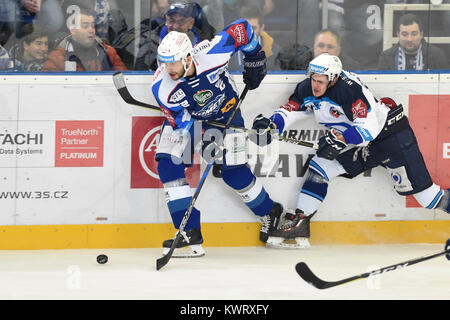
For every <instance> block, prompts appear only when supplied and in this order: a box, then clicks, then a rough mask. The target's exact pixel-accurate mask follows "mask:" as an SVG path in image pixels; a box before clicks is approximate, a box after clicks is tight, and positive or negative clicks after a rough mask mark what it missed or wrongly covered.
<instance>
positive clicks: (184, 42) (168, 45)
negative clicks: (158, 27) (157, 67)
mask: <svg viewBox="0 0 450 320" xmlns="http://www.w3.org/2000/svg"><path fill="white" fill-rule="evenodd" d="M189 55H192V43H191V40H190V39H189V37H188V36H187V34H185V33H182V32H178V31H171V32H169V33H168V34H167V35H166V36H165V37H164V39H163V40H162V41H161V43H160V44H159V47H158V64H161V63H170V62H175V61H181V63H183V66H184V70H185V71H187V70H188V69H189V67H190V65H189V66H187V57H188V56H189Z"/></svg>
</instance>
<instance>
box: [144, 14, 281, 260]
mask: <svg viewBox="0 0 450 320" xmlns="http://www.w3.org/2000/svg"><path fill="white" fill-rule="evenodd" d="M238 50H240V51H242V52H243V53H244V56H245V64H244V72H243V78H244V82H245V84H246V85H247V86H248V88H249V89H250V90H252V89H255V88H257V87H258V86H259V84H260V82H261V81H262V80H263V78H264V76H265V74H266V67H265V60H266V58H265V54H264V51H262V50H261V46H260V45H259V44H258V40H257V37H256V35H255V33H254V32H253V30H252V28H251V26H250V24H249V23H248V22H247V21H246V20H238V21H236V22H235V23H233V24H231V25H229V26H228V27H226V28H225V29H224V30H223V31H222V32H221V33H219V34H218V35H216V36H215V37H214V38H213V39H212V40H211V41H207V40H205V41H202V42H200V43H198V44H197V45H196V46H195V47H192V44H191V42H190V40H189V38H188V37H187V36H186V35H185V34H184V33H179V32H176V31H172V32H170V33H169V34H168V35H167V36H166V37H164V39H163V40H162V42H161V44H160V46H159V47H158V61H159V64H160V67H159V68H158V70H157V71H156V72H155V75H154V80H153V84H152V91H153V95H154V96H155V98H156V100H157V101H158V103H159V105H160V107H161V109H162V111H163V112H164V113H165V116H166V121H165V123H164V124H163V127H162V129H161V138H160V141H159V145H158V148H157V151H156V159H157V160H158V173H159V177H160V179H161V181H162V183H163V186H164V191H165V194H166V201H167V205H168V208H169V212H170V214H171V217H172V220H173V223H174V226H175V228H177V229H179V226H180V223H181V220H182V219H183V216H184V214H185V212H186V210H187V208H188V206H189V204H190V202H191V200H192V194H191V189H190V186H189V185H188V184H187V182H186V176H185V168H186V166H189V165H190V164H191V163H192V162H191V160H192V148H193V146H194V145H195V143H196V142H197V141H198V140H199V139H201V138H202V136H203V137H204V136H206V135H207V134H208V132H213V134H212V136H213V137H214V138H215V139H216V141H215V142H216V143H217V144H221V142H220V141H218V140H220V139H221V137H220V136H221V135H219V136H218V135H215V134H216V133H217V132H218V133H219V134H221V131H218V129H217V128H215V129H213V127H211V126H208V121H209V120H214V121H216V122H221V123H224V124H226V123H227V122H228V119H229V118H230V115H231V114H232V113H233V110H234V108H235V107H236V106H237V105H238V100H239V95H238V90H237V87H236V85H235V83H234V81H233V78H232V76H231V75H230V74H229V73H228V70H227V66H228V61H229V59H230V58H231V56H232V55H233V54H234V53H235V52H237V51H238ZM200 122H201V124H202V129H203V130H206V131H205V132H204V133H202V132H201V131H200V130H196V128H197V127H198V125H199V123H200ZM231 124H232V125H235V126H240V127H242V126H244V120H243V118H242V115H241V113H240V110H238V111H237V113H236V114H235V117H234V118H233V121H232V122H231ZM214 130H215V132H214ZM227 133H228V132H227ZM236 134H238V135H239V133H236ZM229 136H230V134H227V137H229ZM206 140H208V139H203V148H204V149H205V148H206V147H207V145H208V142H207V141H206ZM209 140H212V139H211V137H209ZM230 140H232V143H231V144H230V145H227V141H230ZM212 145H213V144H209V146H212ZM224 148H225V152H224V154H225V155H224V157H223V162H222V171H221V172H222V179H223V180H224V182H225V183H226V184H227V185H228V186H230V187H231V188H232V189H234V190H235V191H236V192H237V193H238V195H239V196H240V197H241V199H242V200H243V201H244V203H245V204H246V205H247V207H248V208H249V209H250V210H251V211H252V212H253V213H254V214H255V215H257V216H258V217H259V218H260V220H261V222H262V227H261V230H260V239H261V240H262V241H264V242H265V241H266V240H267V236H268V232H269V231H270V230H274V229H275V228H276V226H277V223H278V221H279V218H280V215H281V212H282V206H281V205H280V204H279V203H276V202H274V201H273V200H272V199H271V198H270V196H269V195H268V194H267V192H266V191H265V189H264V187H263V186H262V184H261V182H260V181H259V180H257V179H256V177H255V176H254V175H253V173H252V172H251V170H250V168H249V167H248V165H247V159H246V157H242V156H239V155H237V154H236V152H237V153H239V152H242V151H244V153H245V139H225V143H224ZM229 150H233V152H231V151H230V152H228V151H229ZM203 154H204V155H205V151H204V153H203ZM217 161H220V159H217ZM210 196H213V197H217V196H218V195H210ZM182 235H183V237H182V238H181V241H180V242H179V244H178V246H177V249H176V250H175V251H174V254H173V256H174V257H193V256H194V257H197V256H202V255H204V250H203V248H202V246H201V244H202V242H203V237H202V234H201V228H200V211H199V210H198V209H197V208H195V207H194V208H193V210H192V213H191V215H190V217H189V220H188V221H187V224H186V226H185V228H184V231H182ZM172 243H173V239H170V240H166V241H164V242H163V254H164V255H165V254H166V253H167V252H168V251H169V249H170V247H171V245H172Z"/></svg>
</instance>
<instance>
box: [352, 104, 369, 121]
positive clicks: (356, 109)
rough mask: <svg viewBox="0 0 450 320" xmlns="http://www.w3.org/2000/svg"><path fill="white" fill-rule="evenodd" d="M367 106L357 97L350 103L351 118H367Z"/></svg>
mask: <svg viewBox="0 0 450 320" xmlns="http://www.w3.org/2000/svg"><path fill="white" fill-rule="evenodd" d="M367 112H368V108H367V106H366V104H365V103H364V102H363V101H362V100H361V99H358V100H356V101H355V102H354V103H353V104H352V113H353V120H355V119H356V118H367Z"/></svg>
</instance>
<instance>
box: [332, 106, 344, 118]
mask: <svg viewBox="0 0 450 320" xmlns="http://www.w3.org/2000/svg"><path fill="white" fill-rule="evenodd" d="M330 114H331V116H332V117H334V118H339V116H340V115H341V114H342V112H340V111H339V110H338V109H336V108H335V107H331V108H330Z"/></svg>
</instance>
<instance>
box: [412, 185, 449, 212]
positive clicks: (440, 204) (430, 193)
mask: <svg viewBox="0 0 450 320" xmlns="http://www.w3.org/2000/svg"><path fill="white" fill-rule="evenodd" d="M449 197H450V195H449V191H448V190H442V189H441V188H440V187H439V186H438V185H436V184H434V183H433V185H432V186H431V187H429V188H427V189H425V190H423V191H420V192H418V193H415V194H414V198H415V199H416V200H417V202H419V204H420V205H421V206H422V207H424V208H426V209H441V210H444V211H446V212H449V211H450V209H449Z"/></svg>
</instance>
